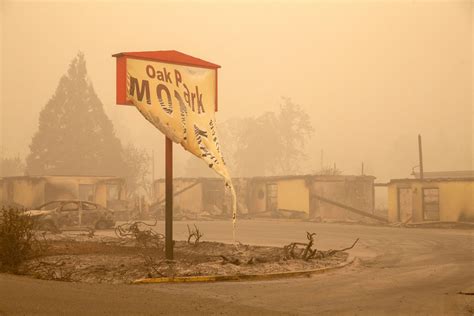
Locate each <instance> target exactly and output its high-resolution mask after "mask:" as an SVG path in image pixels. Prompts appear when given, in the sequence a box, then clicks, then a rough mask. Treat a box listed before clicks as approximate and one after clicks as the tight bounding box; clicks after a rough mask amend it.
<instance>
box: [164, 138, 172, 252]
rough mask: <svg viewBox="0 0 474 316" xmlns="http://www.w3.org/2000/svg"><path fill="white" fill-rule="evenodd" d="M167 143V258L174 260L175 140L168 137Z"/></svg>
mask: <svg viewBox="0 0 474 316" xmlns="http://www.w3.org/2000/svg"><path fill="white" fill-rule="evenodd" d="M165 143H166V144H165V165H166V171H165V183H166V185H165V195H166V202H165V203H166V206H165V208H166V213H165V242H166V244H165V248H166V259H168V260H173V142H172V141H171V139H169V138H168V137H166V141H165Z"/></svg>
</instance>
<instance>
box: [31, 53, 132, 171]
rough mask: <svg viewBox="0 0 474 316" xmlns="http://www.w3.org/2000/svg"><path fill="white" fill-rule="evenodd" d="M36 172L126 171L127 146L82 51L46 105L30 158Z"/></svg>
mask: <svg viewBox="0 0 474 316" xmlns="http://www.w3.org/2000/svg"><path fill="white" fill-rule="evenodd" d="M26 163H27V173H28V174H30V175H66V174H74V175H123V174H124V170H125V168H124V166H125V164H124V162H123V153H122V146H121V143H120V141H119V139H118V138H117V137H116V136H115V132H114V127H113V125H112V122H111V121H110V119H109V118H108V117H107V115H106V114H105V112H104V109H103V105H102V102H101V101H100V99H99V97H98V96H97V94H96V93H95V91H94V88H93V86H92V84H91V82H90V80H89V78H88V77H87V70H86V61H85V59H84V55H83V54H82V53H79V54H78V55H77V56H76V57H75V58H74V59H73V60H72V62H71V63H70V65H69V69H68V71H67V74H65V75H64V76H63V77H62V78H61V79H60V81H59V85H58V87H57V89H56V92H55V93H54V95H53V96H52V98H51V99H50V100H49V101H48V103H47V104H46V106H45V107H44V108H43V109H42V111H41V113H40V117H39V128H38V131H37V132H36V134H35V135H34V137H33V139H32V142H31V144H30V154H29V155H28V157H27V159H26Z"/></svg>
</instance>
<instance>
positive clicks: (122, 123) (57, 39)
mask: <svg viewBox="0 0 474 316" xmlns="http://www.w3.org/2000/svg"><path fill="white" fill-rule="evenodd" d="M0 3H1V5H0V8H1V9H0V10H1V15H0V19H1V24H0V28H1V41H0V44H1V51H0V52H1V55H0V57H1V66H0V67H1V68H0V70H1V90H0V95H1V99H0V101H1V108H0V109H1V112H0V114H1V125H0V132H1V146H2V151H3V154H4V155H16V154H19V155H20V156H22V157H25V156H26V155H27V154H28V152H29V147H28V146H29V144H30V140H31V137H32V136H33V135H34V133H35V132H36V130H37V128H38V115H39V112H40V110H41V109H42V107H44V105H45V104H46V103H47V101H48V100H49V98H50V97H51V96H52V95H53V93H54V91H55V89H56V87H57V84H58V82H59V78H60V77H61V76H62V75H63V74H64V73H65V72H66V71H67V67H68V64H69V62H70V61H71V59H72V58H73V57H74V56H75V55H76V54H77V52H78V51H82V52H84V53H85V57H86V61H87V68H88V74H89V77H90V79H91V81H92V83H93V85H94V88H95V90H96V92H97V94H98V96H99V98H100V99H101V100H102V102H103V104H104V108H105V110H106V112H107V114H108V115H109V117H110V118H111V119H112V121H113V123H114V126H115V129H116V132H117V135H118V136H119V137H120V138H121V139H122V141H123V142H133V143H135V144H137V145H139V146H142V147H144V148H147V149H150V150H151V149H155V151H156V152H157V153H158V152H160V151H162V148H163V146H162V144H163V141H162V138H163V136H162V135H161V134H159V132H158V131H157V130H156V129H154V128H153V127H152V126H151V125H150V124H149V123H148V122H147V121H145V120H144V119H143V118H142V117H141V115H140V114H139V113H138V111H136V110H135V109H133V108H131V107H124V106H118V105H115V59H114V58H112V57H111V55H112V54H113V53H117V52H122V51H146V50H167V49H175V50H178V51H182V52H184V53H187V54H190V55H193V56H196V57H199V58H202V59H205V60H208V61H211V62H214V63H217V64H220V65H222V69H221V70H220V72H219V112H218V114H217V119H218V121H219V123H220V124H224V123H225V121H226V120H227V119H230V118H232V117H246V116H257V115H259V114H261V113H263V112H265V111H276V110H278V106H279V102H280V100H281V97H282V96H285V97H290V98H291V99H292V100H293V101H294V102H295V103H298V104H300V105H301V106H302V107H303V108H304V109H305V110H306V111H307V112H308V113H309V115H310V117H311V120H312V123H313V126H314V128H315V134H314V136H313V138H312V140H311V142H310V144H308V147H307V154H308V157H309V159H308V162H307V163H306V165H305V171H306V172H308V173H309V172H311V171H313V170H316V169H319V165H320V152H321V150H324V159H325V161H327V162H328V163H331V164H332V163H333V162H335V163H337V166H338V168H340V169H342V170H343V171H344V173H348V174H356V173H359V172H360V165H361V162H362V161H364V163H365V166H366V172H367V173H370V174H373V175H375V176H377V177H378V178H379V179H388V178H389V177H407V176H409V173H410V172H411V168H412V167H413V166H415V165H417V164H418V158H417V135H418V134H419V133H420V134H422V136H423V146H424V158H425V170H427V171H435V170H460V169H461V170H462V169H472V163H473V161H472V157H473V152H472V149H473V140H472V134H473V129H472V122H473V116H474V113H473V106H472V101H473V80H472V74H473V3H472V2H471V1H454V0H453V1H436V2H435V1H370V2H369V1H280V2H273V1H243V2H237V1H233V2H220V1H219V2H218V1H177V2H164V1H147V2H140V1H125V2H124V1H82V2H81V1H31V2H30V1H8V0H3V1H1V2H0ZM223 147H224V148H225V145H223ZM178 173H179V172H178Z"/></svg>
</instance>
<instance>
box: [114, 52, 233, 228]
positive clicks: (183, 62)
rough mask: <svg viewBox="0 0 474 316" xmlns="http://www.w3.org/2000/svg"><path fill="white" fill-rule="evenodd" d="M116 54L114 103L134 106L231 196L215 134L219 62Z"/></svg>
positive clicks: (182, 56)
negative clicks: (200, 163) (204, 166)
mask: <svg viewBox="0 0 474 316" xmlns="http://www.w3.org/2000/svg"><path fill="white" fill-rule="evenodd" d="M114 57H117V104H127V105H134V106H135V107H136V108H137V109H138V110H139V111H140V113H141V114H142V115H143V116H144V117H145V118H146V119H147V120H148V121H149V122H150V123H152V124H153V125H154V126H155V127H156V128H158V129H159V130H160V131H161V132H162V133H163V134H165V135H166V136H167V137H168V138H170V139H171V140H172V141H173V142H175V143H178V144H181V145H182V146H183V147H184V148H185V149H186V150H187V151H189V152H191V153H192V154H193V155H195V156H197V157H199V158H200V159H202V160H204V161H205V163H206V164H207V165H208V166H209V167H210V168H212V169H213V170H215V171H216V172H217V173H218V174H219V175H221V176H222V177H223V178H224V179H225V183H226V186H227V187H228V188H229V189H230V190H231V192H232V196H233V203H232V214H233V215H232V218H233V223H234V225H235V218H236V197H235V192H234V188H233V186H232V181H231V178H230V175H229V172H228V170H227V167H226V164H225V162H224V158H223V156H222V153H221V149H220V145H219V140H218V137H217V129H216V120H215V112H216V110H217V69H218V68H220V66H218V65H216V64H212V63H209V62H206V61H204V60H201V59H198V58H195V57H192V56H189V55H186V54H183V53H180V52H177V51H158V52H136V53H120V54H116V55H114Z"/></svg>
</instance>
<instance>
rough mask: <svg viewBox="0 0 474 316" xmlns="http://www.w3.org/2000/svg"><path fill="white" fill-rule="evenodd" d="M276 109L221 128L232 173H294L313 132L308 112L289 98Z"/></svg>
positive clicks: (223, 143) (230, 121)
mask: <svg viewBox="0 0 474 316" xmlns="http://www.w3.org/2000/svg"><path fill="white" fill-rule="evenodd" d="M282 101H283V103H282V104H281V105H280V111H279V112H278V113H275V112H266V113H263V114H262V115H260V116H258V117H256V118H243V119H232V120H229V121H227V122H226V123H225V124H223V126H222V128H220V129H221V135H222V139H223V142H222V147H223V151H224V153H226V154H227V156H226V161H227V162H228V164H229V169H230V170H231V171H232V174H235V175H236V176H237V175H238V176H258V175H260V176H263V175H275V174H295V173H298V172H299V171H300V162H301V160H302V159H304V158H305V153H304V149H305V145H306V142H307V141H308V140H309V139H310V137H311V136H312V134H313V133H314V129H313V127H312V125H311V120H310V117H309V115H308V114H307V113H306V112H305V111H304V110H303V109H302V108H301V106H299V105H297V104H295V103H293V102H292V101H291V99H289V98H283V100H282Z"/></svg>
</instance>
